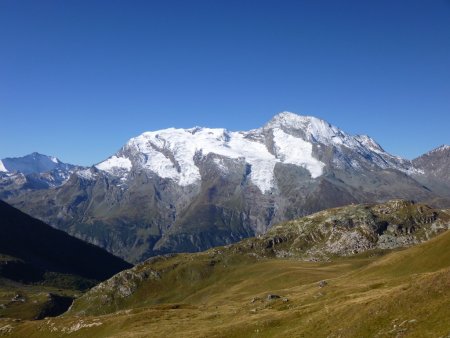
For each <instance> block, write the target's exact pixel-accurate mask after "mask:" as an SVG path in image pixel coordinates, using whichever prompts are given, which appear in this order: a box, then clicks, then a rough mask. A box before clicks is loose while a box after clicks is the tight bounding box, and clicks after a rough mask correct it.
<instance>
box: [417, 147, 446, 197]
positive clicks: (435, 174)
mask: <svg viewBox="0 0 450 338" xmlns="http://www.w3.org/2000/svg"><path fill="white" fill-rule="evenodd" d="M412 163H413V164H414V167H415V168H417V169H418V170H419V171H420V174H419V175H414V177H415V179H417V180H418V181H419V182H421V183H423V184H424V185H426V186H427V187H429V188H431V189H432V190H433V191H436V192H438V193H439V194H440V195H442V196H445V197H447V198H450V146H449V145H442V146H440V147H438V148H436V149H433V150H431V151H429V152H427V153H426V154H423V155H422V156H419V157H418V158H416V159H414V160H413V161H412Z"/></svg>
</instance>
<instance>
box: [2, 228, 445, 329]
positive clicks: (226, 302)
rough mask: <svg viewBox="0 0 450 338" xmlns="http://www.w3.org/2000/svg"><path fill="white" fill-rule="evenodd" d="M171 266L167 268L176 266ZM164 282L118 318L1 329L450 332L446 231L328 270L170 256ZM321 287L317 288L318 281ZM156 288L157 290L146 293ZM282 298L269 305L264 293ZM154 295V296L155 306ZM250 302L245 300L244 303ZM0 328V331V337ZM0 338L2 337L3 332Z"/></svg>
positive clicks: (302, 265) (266, 261) (4, 325)
mask: <svg viewBox="0 0 450 338" xmlns="http://www.w3.org/2000/svg"><path fill="white" fill-rule="evenodd" d="M175 261H176V262H175ZM173 263H182V264H179V265H177V264H175V265H176V267H175V268H174V269H173V270H172V273H173V275H170V276H168V279H167V280H163V281H162V282H161V283H160V284H159V285H158V288H156V289H154V288H152V287H147V288H145V287H143V288H141V289H140V290H139V292H138V293H137V295H136V298H134V299H132V300H130V302H131V303H130V304H127V303H126V302H124V303H123V304H121V305H120V307H121V308H122V310H121V311H118V312H115V313H112V314H107V315H97V316H81V317H77V316H75V315H71V314H67V315H65V316H63V317H59V318H53V319H48V320H44V321H39V322H27V321H25V322H21V323H15V322H12V321H3V322H2V321H0V332H7V331H8V330H9V329H10V327H9V326H8V325H10V326H11V327H14V328H13V329H12V331H11V332H10V333H11V334H12V335H13V336H17V337H20V336H30V337H53V336H54V337H57V336H61V335H63V334H64V333H69V332H71V335H70V336H73V337H86V336H96V337H111V336H112V337H148V336H152V337H164V336H170V337H203V336H212V337H271V336H279V337H374V336H378V337H403V336H405V337H440V336H447V335H448V334H449V333H450V322H449V321H448V318H450V306H449V304H450V288H449V287H448V285H450V232H446V233H444V234H442V235H440V236H438V237H436V238H434V239H432V240H430V241H428V242H426V243H424V244H421V245H419V246H416V247H412V248H409V249H406V250H401V251H396V252H393V253H390V254H387V255H385V256H373V257H370V255H367V254H365V255H361V256H356V257H353V258H347V259H340V260H335V261H334V262H328V263H312V262H299V261H295V260H284V259H262V260H256V259H255V260H251V259H250V258H248V259H238V258H232V257H231V256H230V258H229V261H227V262H222V263H219V264H215V265H214V267H213V268H208V266H210V261H209V256H208V255H207V254H206V253H203V254H197V255H179V256H176V257H174V258H171V259H169V260H167V261H161V262H160V263H159V264H161V265H164V264H165V265H166V266H169V265H172V264H173ZM322 279H326V280H327V281H328V285H327V286H325V287H323V288H320V287H319V286H318V284H317V282H318V281H319V280H322ZM153 286H156V285H153ZM268 293H276V294H279V295H282V296H284V297H287V298H288V299H289V301H287V302H284V301H283V300H282V299H279V300H273V301H268V300H266V295H267V294H268ZM155 295H159V296H158V297H159V298H158V297H156V298H155ZM254 297H259V298H260V299H256V300H255V301H254V302H252V301H251V300H252V298H254ZM2 328H3V329H2ZM2 330H3V331H2Z"/></svg>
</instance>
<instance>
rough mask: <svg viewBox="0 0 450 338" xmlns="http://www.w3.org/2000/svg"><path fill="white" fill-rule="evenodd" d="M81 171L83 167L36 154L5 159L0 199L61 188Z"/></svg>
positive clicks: (1, 166) (0, 164) (1, 167)
mask: <svg viewBox="0 0 450 338" xmlns="http://www.w3.org/2000/svg"><path fill="white" fill-rule="evenodd" d="M79 169H82V167H80V166H75V165H72V164H68V163H63V162H61V161H60V160H59V159H57V158H56V157H53V156H47V155H42V154H39V153H36V152H34V153H32V154H29V155H26V156H23V157H14V158H11V157H8V158H4V159H2V160H0V198H6V197H8V196H11V195H17V194H20V193H21V192H23V191H29V190H40V189H49V188H53V187H57V186H60V185H62V184H63V183H65V182H66V181H67V179H68V178H69V177H70V175H71V174H72V173H74V171H75V170H79Z"/></svg>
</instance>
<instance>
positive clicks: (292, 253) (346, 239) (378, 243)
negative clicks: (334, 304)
mask: <svg viewBox="0 0 450 338" xmlns="http://www.w3.org/2000/svg"><path fill="white" fill-rule="evenodd" d="M449 228H450V214H449V213H448V212H446V211H442V210H440V209H434V208H431V207H429V206H427V205H424V204H420V203H417V204H416V203H414V202H412V201H404V200H392V201H388V202H385V203H382V204H375V205H374V204H360V205H349V206H346V207H340V208H334V209H328V210H324V211H321V212H318V213H316V214H313V215H309V216H306V217H303V218H300V219H298V220H294V221H289V222H285V223H282V224H280V225H277V226H274V227H273V228H272V229H270V230H269V231H268V232H267V234H265V235H264V236H261V237H258V238H254V239H251V240H248V241H247V242H246V241H244V242H242V246H243V247H244V248H246V250H248V248H250V249H251V250H254V252H256V253H259V255H262V256H266V255H275V256H277V257H298V258H301V259H304V260H311V261H320V260H328V259H330V258H332V257H333V256H350V255H353V254H357V253H361V252H365V251H367V250H373V249H394V248H398V247H407V246H411V245H415V244H418V243H421V242H423V241H425V240H428V239H430V238H432V237H434V236H436V235H437V234H439V233H441V232H443V231H445V230H448V229H449Z"/></svg>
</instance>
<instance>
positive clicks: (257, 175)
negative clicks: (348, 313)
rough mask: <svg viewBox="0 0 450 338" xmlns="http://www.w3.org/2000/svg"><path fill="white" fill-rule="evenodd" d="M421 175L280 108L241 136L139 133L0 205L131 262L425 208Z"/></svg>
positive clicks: (198, 131)
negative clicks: (386, 205) (281, 226)
mask: <svg viewBox="0 0 450 338" xmlns="http://www.w3.org/2000/svg"><path fill="white" fill-rule="evenodd" d="M421 170H422V169H417V168H416V167H415V166H414V165H413V163H411V161H408V160H404V159H401V158H399V157H396V156H393V155H390V154H388V153H387V152H385V151H384V150H383V149H382V148H381V146H380V145H378V144H377V143H376V142H375V141H374V140H373V139H371V138H370V137H368V136H364V135H363V136H361V135H357V136H352V135H349V134H347V133H345V132H344V131H342V130H340V129H338V128H337V127H334V126H332V125H330V124H329V123H327V122H326V121H323V120H320V119H317V118H315V117H311V116H299V115H296V114H293V113H287V112H285V113H281V114H278V115H276V116H275V117H274V118H273V119H272V120H271V121H269V122H268V123H267V124H266V125H265V126H264V127H262V128H259V129H255V130H250V131H246V132H231V131H228V130H225V129H208V128H198V127H197V128H191V129H173V128H171V129H166V130H160V131H154V132H146V133H144V134H142V135H140V136H138V137H135V138H132V139H131V140H130V141H129V142H127V144H125V145H124V147H123V148H122V149H120V150H119V151H118V152H117V153H116V154H115V155H113V156H111V157H110V158H108V159H107V160H105V161H103V162H101V163H99V164H97V165H96V166H93V167H91V168H89V169H83V170H78V171H76V172H75V173H74V174H72V175H71V177H70V178H69V179H68V181H67V182H66V183H64V184H63V185H62V186H60V187H57V188H55V189H50V190H40V191H29V192H27V193H23V194H16V195H13V196H9V198H8V202H10V203H12V204H13V205H15V206H16V207H18V208H20V209H22V210H24V211H26V212H27V213H29V214H31V215H33V216H35V217H38V218H40V219H42V220H44V221H46V222H47V223H49V224H51V225H53V226H55V227H57V228H59V229H63V230H65V231H67V232H69V233H70V234H73V235H75V236H77V237H79V238H82V239H84V240H87V241H89V242H92V243H94V244H97V245H100V246H102V247H104V248H106V249H107V250H109V251H110V252H112V253H115V254H117V255H119V256H121V257H123V258H125V259H127V260H128V261H130V262H139V261H142V260H145V259H146V258H148V257H151V256H154V255H158V254H165V253H171V252H189V251H199V250H204V249H206V248H209V247H213V246H218V245H224V244H230V243H233V242H236V241H239V240H241V239H243V238H246V237H250V236H254V235H260V234H263V233H265V232H266V231H267V230H268V229H270V228H271V226H272V225H273V224H276V223H279V222H281V221H285V220H288V219H294V218H297V217H300V216H304V215H308V214H311V213H314V212H317V211H320V210H323V209H326V208H330V207H337V206H342V205H347V204H350V203H359V202H380V201H386V200H389V199H393V198H404V199H414V200H419V201H431V200H433V201H436V200H437V199H438V198H439V197H440V196H442V194H441V195H439V194H437V193H435V192H434V191H432V189H430V188H428V187H426V186H424V184H423V183H419V182H418V181H417V180H416V179H415V178H414V177H418V176H420V175H421V173H422V171H421ZM439 201H440V203H445V202H446V200H444V202H442V199H440V200H439ZM354 236H357V234H355V235H354ZM348 240H349V241H356V240H357V239H356V238H353V239H352V238H348Z"/></svg>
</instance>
